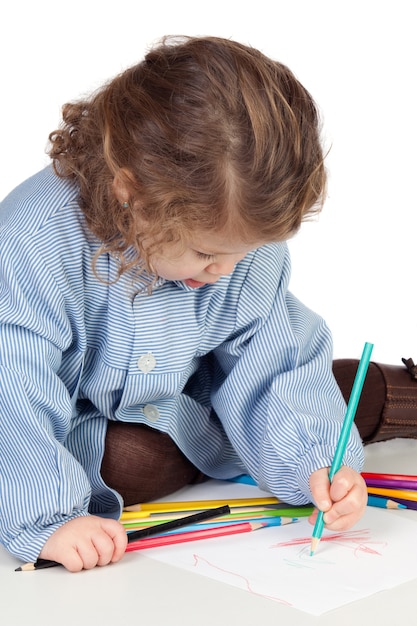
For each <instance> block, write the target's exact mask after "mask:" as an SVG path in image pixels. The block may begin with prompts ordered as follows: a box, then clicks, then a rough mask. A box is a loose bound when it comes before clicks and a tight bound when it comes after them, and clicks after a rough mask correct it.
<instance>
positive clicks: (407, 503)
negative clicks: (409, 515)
mask: <svg viewBox="0 0 417 626" xmlns="http://www.w3.org/2000/svg"><path fill="white" fill-rule="evenodd" d="M379 497H380V496H375V498H379ZM392 500H393V501H394V502H397V503H398V504H401V505H402V508H406V509H410V510H411V511H417V502H413V501H412V500H403V499H402V498H392Z"/></svg>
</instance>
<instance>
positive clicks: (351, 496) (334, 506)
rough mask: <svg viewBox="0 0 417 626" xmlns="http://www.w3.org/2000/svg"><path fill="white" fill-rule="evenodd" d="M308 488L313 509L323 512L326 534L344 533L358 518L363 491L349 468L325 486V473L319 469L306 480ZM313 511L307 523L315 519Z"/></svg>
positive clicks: (362, 508) (364, 500) (362, 507)
mask: <svg viewBox="0 0 417 626" xmlns="http://www.w3.org/2000/svg"><path fill="white" fill-rule="evenodd" d="M310 488H311V493H312V496H313V500H314V502H315V503H316V506H317V509H320V510H321V511H324V512H325V514H324V522H325V524H326V528H328V529H329V530H338V531H339V530H347V529H348V528H351V527H352V526H353V525H354V524H356V522H357V521H359V519H360V518H361V517H362V515H363V513H364V511H365V507H366V503H367V499H368V497H367V490H366V485H365V481H364V480H363V478H362V476H361V475H360V474H359V473H358V472H355V470H353V469H352V468H351V467H346V466H343V467H341V468H340V470H339V471H338V472H336V474H335V475H334V478H333V481H332V483H330V482H329V469H328V468H322V469H319V470H317V471H315V472H313V473H312V474H311V476H310ZM317 509H316V510H315V511H314V513H313V514H312V515H311V516H310V518H309V521H310V523H312V524H314V523H315V521H316V518H317V513H318V511H317Z"/></svg>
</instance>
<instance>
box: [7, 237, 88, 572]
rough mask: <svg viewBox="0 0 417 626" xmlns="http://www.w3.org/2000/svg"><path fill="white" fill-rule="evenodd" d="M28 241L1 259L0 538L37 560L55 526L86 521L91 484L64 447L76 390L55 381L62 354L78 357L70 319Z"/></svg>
mask: <svg viewBox="0 0 417 626" xmlns="http://www.w3.org/2000/svg"><path fill="white" fill-rule="evenodd" d="M28 240H29V236H26V235H25V234H21V236H20V237H19V238H16V239H14V240H12V238H10V240H9V241H8V242H5V244H4V245H2V254H1V255H0V503H1V504H0V508H1V511H0V538H1V542H2V543H3V545H4V546H5V547H6V548H7V549H8V550H9V551H10V552H11V553H12V554H13V555H15V556H17V557H18V558H22V559H26V560H33V559H35V558H36V557H37V555H38V554H39V552H40V550H41V548H42V546H43V544H44V543H45V541H46V539H47V538H48V537H49V536H50V535H51V534H52V533H53V532H54V530H56V528H57V527H58V526H60V525H62V523H63V522H65V521H68V520H70V519H72V518H75V517H79V516H82V515H87V514H88V511H87V508H88V501H89V497H90V484H89V481H88V479H87V476H86V475H85V472H84V470H83V469H82V467H81V466H80V465H79V464H78V463H77V461H76V460H75V459H74V457H73V456H72V455H71V454H69V452H68V451H67V450H66V449H65V447H64V445H63V443H64V441H65V438H66V436H67V434H68V432H69V429H70V421H71V417H72V403H71V393H70V391H71V390H70V389H69V388H68V387H67V386H66V385H64V384H63V382H62V380H61V378H60V377H59V376H58V374H57V373H58V371H59V368H60V366H61V363H62V355H63V353H64V352H67V353H68V352H69V351H71V350H74V351H75V352H77V347H76V342H75V341H74V336H73V329H72V325H71V321H70V317H71V316H70V315H69V311H68V308H67V305H66V300H65V298H64V296H63V292H62V289H61V287H60V285H58V284H57V282H56V278H55V277H54V276H53V274H52V272H51V271H50V270H49V269H48V267H47V266H46V264H45V262H44V261H43V259H42V251H41V250H39V248H37V249H35V247H36V246H35V244H34V243H32V242H30V241H28ZM70 361H71V359H68V362H70ZM71 362H72V363H73V366H74V371H73V382H74V386H76V380H77V367H76V366H75V365H74V364H75V363H76V358H75V356H74V358H73V359H72V361H71Z"/></svg>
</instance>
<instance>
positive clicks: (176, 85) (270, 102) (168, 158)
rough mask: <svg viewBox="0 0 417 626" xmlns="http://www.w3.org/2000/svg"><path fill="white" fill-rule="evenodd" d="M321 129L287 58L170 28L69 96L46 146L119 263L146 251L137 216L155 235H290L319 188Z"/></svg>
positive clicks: (161, 238)
mask: <svg viewBox="0 0 417 626" xmlns="http://www.w3.org/2000/svg"><path fill="white" fill-rule="evenodd" d="M319 130H320V129H319V116H318V111H317V107H316V105H315V103H314V101H313V99H312V97H311V96H310V94H309V92H308V91H307V90H306V89H305V88H304V87H303V86H302V85H301V84H300V82H299V81H298V80H297V79H296V78H295V76H294V75H293V73H292V72H291V71H290V70H289V69H288V68H287V67H286V66H285V65H282V64H281V63H279V62H277V61H274V60H271V59H270V58H268V57H266V56H265V55H264V54H263V53H261V52H260V51H258V50H256V49H254V48H251V47H248V46H245V45H243V44H240V43H237V42H234V41H231V40H228V39H222V38H217V37H201V38H200V37H181V38H172V37H171V38H164V39H163V40H162V42H161V43H160V44H158V45H157V46H156V47H155V48H154V49H152V50H150V51H149V53H148V54H147V55H146V56H145V58H144V60H143V61H142V62H140V63H139V64H137V65H135V66H133V67H131V68H128V69H126V70H125V71H123V72H122V73H121V74H120V75H119V76H116V77H115V78H114V79H113V80H111V81H110V82H108V83H107V84H106V85H104V86H103V87H102V88H101V89H99V90H98V91H97V92H96V93H94V94H93V95H92V96H91V97H90V98H89V99H85V100H82V101H78V102H74V103H70V104H66V105H65V106H64V107H63V122H62V125H61V127H60V129H59V130H56V131H54V132H52V133H51V134H50V137H49V139H50V144H51V145H50V150H49V154H50V156H51V158H52V160H53V164H54V167H55V171H56V172H57V174H58V175H60V176H63V177H70V178H75V179H76V181H77V183H78V185H79V189H80V194H79V195H80V205H81V207H82V209H83V211H84V213H85V216H86V219H87V223H88V225H89V227H90V228H91V230H92V231H93V232H94V233H95V234H96V235H97V237H99V239H100V240H101V241H102V242H103V248H102V250H103V251H108V252H112V253H116V254H117V255H118V257H119V258H120V259H121V270H120V271H124V270H125V269H127V267H130V266H131V265H132V264H134V263H136V264H137V263H138V261H139V260H140V259H141V260H142V262H145V263H147V261H148V258H149V254H150V252H151V251H150V250H149V249H147V250H146V251H145V250H143V248H142V245H141V241H142V238H143V234H144V233H143V232H142V230H143V224H144V223H146V237H147V238H148V239H149V240H153V241H154V242H155V244H156V245H160V244H163V243H165V242H168V241H172V242H178V241H180V242H181V241H184V239H185V238H187V237H189V236H190V233H192V232H193V231H195V230H196V229H197V230H198V231H199V232H201V231H203V232H204V231H205V230H209V231H220V230H222V229H223V230H224V229H226V232H230V233H233V235H234V237H239V238H240V239H241V240H242V241H247V242H260V241H261V242H265V243H266V242H271V241H280V240H283V239H286V238H288V237H289V236H291V235H292V234H294V233H295V232H296V231H297V230H298V228H299V227H300V225H301V222H302V221H303V220H304V219H306V217H307V216H309V215H311V214H313V213H315V212H317V211H319V210H320V208H321V205H322V201H323V198H324V192H325V186H326V173H325V168H324V163H323V151H322V146H321V142H320V132H319ZM116 177H118V178H119V180H121V181H122V183H123V185H124V186H125V188H126V189H128V195H129V197H128V200H129V202H128V203H121V202H120V201H119V200H118V199H117V197H116V195H115V189H114V184H113V183H114V180H115V178H116ZM227 229H229V230H227ZM129 249H130V253H131V250H132V249H133V250H134V251H135V259H134V260H133V261H132V258H131V254H130V257H129V252H128V250H129ZM154 251H155V250H154V248H153V249H152V252H154ZM147 255H148V256H147ZM128 259H129V260H128Z"/></svg>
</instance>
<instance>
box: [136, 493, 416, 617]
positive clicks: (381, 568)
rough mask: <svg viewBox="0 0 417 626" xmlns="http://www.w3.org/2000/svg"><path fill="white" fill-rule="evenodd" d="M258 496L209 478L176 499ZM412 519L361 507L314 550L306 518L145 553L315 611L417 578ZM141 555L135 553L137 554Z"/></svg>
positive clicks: (326, 532) (224, 581) (318, 611)
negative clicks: (354, 520)
mask: <svg viewBox="0 0 417 626" xmlns="http://www.w3.org/2000/svg"><path fill="white" fill-rule="evenodd" d="M261 495H263V492H260V491H259V490H257V489H256V488H254V487H250V486H246V485H236V484H231V483H227V482H225V483H222V482H221V481H210V482H209V483H205V484H203V485H199V486H195V487H191V488H189V489H184V490H182V491H181V492H178V493H177V494H176V496H177V498H176V499H180V500H192V499H196V500H197V499H198V500H200V499H209V498H223V497H229V498H232V497H235V498H239V497H252V496H253V497H256V496H261ZM170 499H173V498H170ZM416 522H417V512H416ZM416 522H414V521H413V520H410V519H404V518H402V517H401V514H400V513H399V512H398V511H397V512H393V511H389V510H386V509H378V508H373V507H367V510H366V513H365V515H364V517H363V518H362V519H361V521H360V522H359V523H358V524H357V525H356V526H355V527H354V528H353V529H351V530H349V531H346V532H344V533H334V532H333V533H332V532H330V531H324V533H323V536H322V539H321V541H320V543H319V545H318V547H317V549H316V552H315V554H314V555H313V556H310V544H311V534H312V530H313V527H312V526H311V525H310V524H309V523H308V521H307V519H306V518H301V519H300V521H298V522H296V523H294V524H290V525H286V526H278V527H272V528H263V529H260V530H256V531H253V532H249V533H245V534H242V535H234V536H228V537H221V538H216V539H208V540H203V541H194V542H192V543H186V544H181V545H177V546H167V547H165V548H156V549H149V550H146V552H144V553H145V554H146V556H147V557H150V558H153V559H156V560H158V561H162V562H164V563H167V564H170V565H174V566H177V567H181V568H184V569H186V570H188V571H191V572H194V573H196V574H200V575H202V576H208V577H210V578H213V579H215V580H217V581H221V582H223V583H226V584H229V585H233V586H235V587H239V588H240V589H244V590H246V591H247V592H248V593H253V594H255V595H259V596H262V597H265V598H269V599H271V600H274V601H276V602H280V603H282V604H285V605H287V606H292V607H295V608H297V609H299V610H302V611H306V612H308V613H311V614H312V615H320V614H322V613H325V612H326V611H330V610H332V609H335V608H337V607H340V606H342V605H344V604H347V603H349V602H354V601H356V600H359V599H361V598H364V597H366V596H369V595H371V594H374V593H377V592H379V591H382V590H383V589H388V588H390V587H394V586H396V585H399V584H401V583H403V582H406V581H408V580H412V579H414V578H416V577H417V541H416V540H415V537H416V531H417V526H416ZM140 554H141V552H138V553H136V556H137V558H140ZM142 554H143V552H142Z"/></svg>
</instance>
